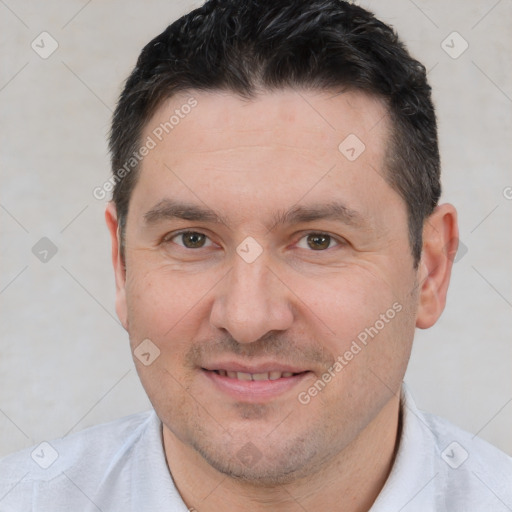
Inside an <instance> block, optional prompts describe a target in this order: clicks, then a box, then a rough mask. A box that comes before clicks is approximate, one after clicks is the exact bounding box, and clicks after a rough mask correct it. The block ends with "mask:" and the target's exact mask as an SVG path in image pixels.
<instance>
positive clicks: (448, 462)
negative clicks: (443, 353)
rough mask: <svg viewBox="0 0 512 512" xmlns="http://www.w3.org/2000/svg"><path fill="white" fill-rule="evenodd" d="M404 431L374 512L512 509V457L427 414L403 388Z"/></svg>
mask: <svg viewBox="0 0 512 512" xmlns="http://www.w3.org/2000/svg"><path fill="white" fill-rule="evenodd" d="M400 402H401V407H400V414H401V419H402V428H401V433H400V438H399V441H398V445H397V448H398V450H397V453H396V456H395V460H394V463H393V467H392V469H391V472H390V475H389V477H388V480H387V482H386V484H385V485H384V488H383V489H382V491H381V493H380V495H379V497H378V498H377V500H376V502H375V504H374V506H373V507H372V509H371V510H372V512H387V511H388V510H402V512H430V511H432V510H436V511H438V512H452V511H455V510H456V511H464V512H481V511H482V510H492V511H493V512H494V511H495V512H497V511H501V510H503V511H504V512H505V511H510V510H512V458H511V457H509V456H508V455H507V454H505V453H503V452H502V451H500V450H499V449H498V448H496V447H494V446H492V445H491V444H489V443H487V442H486V441H484V440H483V439H480V438H479V437H478V436H475V435H473V434H470V433H469V432H466V431H465V430H463V429H461V428H459V427H457V426H456V425H454V424H453V423H451V422H450V421H448V420H447V419H444V418H441V417H439V416H436V415H433V414H430V413H426V412H423V411H421V410H419V409H418V408H417V407H416V404H415V403H414V400H413V398H412V396H411V394H410V392H409V391H408V389H407V388H406V387H405V386H404V387H403V388H402V396H401V400H400Z"/></svg>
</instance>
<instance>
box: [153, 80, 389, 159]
mask: <svg viewBox="0 0 512 512" xmlns="http://www.w3.org/2000/svg"><path fill="white" fill-rule="evenodd" d="M191 98H193V99H194V101H195V102H197V106H195V107H194V109H193V110H192V109H190V112H189V109H188V107H187V108H186V105H187V103H189V102H190V100H191ZM182 110H183V112H186V113H182V112H181V111H182ZM173 113H174V114H175V115H174V119H172V121H173V122H172V123H171V124H172V126H171V127H169V126H168V125H167V131H166V130H165V124H166V123H168V122H169V120H170V119H171V118H172V117H173ZM176 114H181V115H179V119H178V118H177V116H176ZM386 114H387V109H386V107H385V105H384V102H383V101H382V100H380V99H379V98H376V97H374V96H369V95H367V94H364V93H361V92H357V91H347V92H343V93H335V92H333V91H326V90H320V91H313V90H292V89H284V90H277V91H272V92H271V91H267V92H262V93H259V94H258V95H256V96H255V97H253V98H250V99H245V98H242V97H240V96H239V95H236V94H233V93H231V92H225V91H213V92H199V91H190V92H188V93H180V94H179V95H176V96H173V97H172V98H170V99H168V100H166V101H165V102H164V103H163V104H162V105H161V106H160V107H159V108H158V109H157V111H156V113H155V115H154V116H153V118H152V119H151V120H150V121H149V122H148V123H147V125H146V127H145V129H144V132H145V134H146V135H149V134H151V133H152V132H153V131H155V130H157V132H158V128H159V127H163V128H164V133H163V134H162V136H163V137H164V138H165V139H166V141H168V142H170V143H171V142H172V139H173V136H174V138H176V137H179V139H180V140H179V147H174V148H173V150H174V153H175V154H176V155H179V154H180V153H184V152H186V153H190V152H194V153H200V152H206V151H209V150H215V151H218V150H220V149H221V148H222V142H223V141H226V139H227V141H228V142H229V146H230V148H231V147H232V143H233V142H235V141H234V140H233V139H232V137H233V135H235V134H236V142H237V143H238V145H246V146H257V145H261V144H265V146H266V147H271V146H278V145H282V146H286V145H287V144H289V145H290V146H292V147H293V148H294V149H302V150H303V151H304V152H307V151H313V152H316V153H318V151H321V150H325V149H330V150H334V151H337V150H338V144H339V143H340V142H341V141H342V140H343V139H344V138H345V137H346V136H347V135H349V134H351V133H353V134H355V135H357V136H358V137H359V138H360V139H361V140H362V141H363V142H364V143H365V144H366V143H368V144H371V145H373V149H374V150H375V151H379V150H380V149H382V148H381V146H382V144H383V143H384V142H385V140H384V139H385V138H386V136H385V135H386V133H387V125H388V123H387V115H386ZM160 131H161V130H160ZM167 132H168V133H167ZM157 135H158V133H157ZM370 149H372V148H370Z"/></svg>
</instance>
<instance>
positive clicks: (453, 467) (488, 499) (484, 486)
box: [422, 412, 512, 510]
mask: <svg viewBox="0 0 512 512" xmlns="http://www.w3.org/2000/svg"><path fill="white" fill-rule="evenodd" d="M422 416H423V419H424V420H425V424H426V427H427V429H428V430H429V432H427V433H426V434H425V435H431V436H432V440H433V444H434V446H435V451H436V456H437V460H438V465H437V466H438V469H439V476H440V477H441V478H440V480H441V481H442V484H440V485H442V488H443V489H444V491H445V494H446V497H445V501H446V503H447V505H449V504H452V502H453V505H455V504H456V502H454V501H453V500H455V499H460V500H463V501H464V502H466V503H467V504H468V506H469V504H472V505H471V506H473V507H474V506H475V505H478V506H480V507H482V506H487V507H489V508H488V510H491V509H492V510H500V508H497V507H499V506H504V504H506V506H507V507H512V457H510V456H509V455H507V454H506V453H504V452H502V451H501V450H499V449H498V448H496V447H495V446H493V445H491V444H490V443H488V442H487V441H484V440H483V439H481V438H480V437H478V436H476V435H474V434H471V433H469V432H467V431H465V430H463V429H461V428H459V427H458V426H456V425H454V424H453V423H451V422H450V421H448V420H446V419H445V418H441V417H439V416H435V415H433V414H430V413H425V412H422ZM492 507H494V508H492ZM471 510H473V509H471ZM504 510H506V508H505V507H504Z"/></svg>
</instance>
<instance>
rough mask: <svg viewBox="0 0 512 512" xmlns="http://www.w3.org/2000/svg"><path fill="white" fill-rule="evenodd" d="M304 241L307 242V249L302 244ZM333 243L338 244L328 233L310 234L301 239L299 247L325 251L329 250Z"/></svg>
mask: <svg viewBox="0 0 512 512" xmlns="http://www.w3.org/2000/svg"><path fill="white" fill-rule="evenodd" d="M302 240H306V243H307V247H305V246H304V245H303V243H302ZM332 242H335V243H336V244H338V242H336V240H335V239H334V238H333V237H332V236H330V235H327V234H326V233H309V234H308V235H305V236H303V237H302V238H301V240H300V242H299V244H298V245H299V247H301V248H303V249H312V250H313V251H317V252H318V251H325V250H326V249H329V248H330V247H331V245H332Z"/></svg>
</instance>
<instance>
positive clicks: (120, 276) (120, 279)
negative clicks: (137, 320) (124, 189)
mask: <svg viewBox="0 0 512 512" xmlns="http://www.w3.org/2000/svg"><path fill="white" fill-rule="evenodd" d="M105 221H106V223H107V227H108V230H109V232H110V239H111V241H112V265H113V267H114V275H115V280H116V313H117V316H118V317H119V320H120V321H121V324H122V325H123V327H124V328H125V329H128V315H127V307H126V271H125V266H124V261H123V258H122V256H121V251H120V247H121V233H120V229H119V223H118V220H117V210H116V207H115V205H114V203H113V202H109V203H108V205H107V208H106V210H105Z"/></svg>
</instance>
